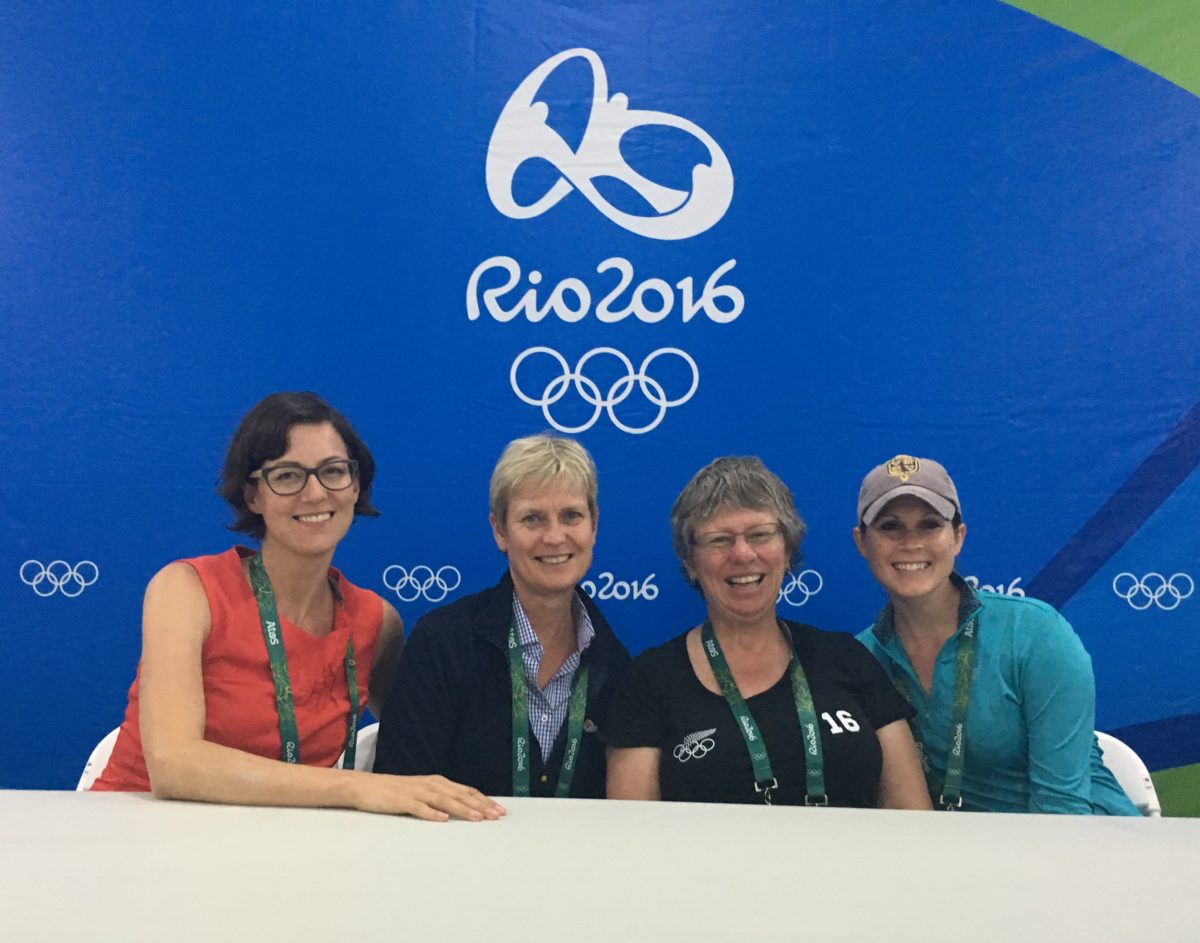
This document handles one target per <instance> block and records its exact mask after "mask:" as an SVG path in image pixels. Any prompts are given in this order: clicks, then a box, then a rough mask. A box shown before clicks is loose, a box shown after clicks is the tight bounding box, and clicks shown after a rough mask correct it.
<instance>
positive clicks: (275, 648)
mask: <svg viewBox="0 0 1200 943" xmlns="http://www.w3.org/2000/svg"><path fill="white" fill-rule="evenodd" d="M250 586H251V587H252V588H253V589H254V598H255V599H256V600H257V601H258V618H259V621H260V622H261V623H262V630H263V638H264V639H265V640H266V643H267V657H268V658H269V659H270V661H271V681H272V682H273V683H274V685H275V710H276V712H277V713H278V714H279V740H280V743H281V748H280V756H279V758H280V759H281V760H283V761H284V762H285V763H299V762H300V734H299V733H298V732H297V730H296V703H295V701H294V700H292V682H291V681H290V680H289V678H288V667H287V656H286V654H285V653H284V651H283V633H282V632H281V631H280V628H279V610H278V609H277V608H276V606H275V590H273V589H272V588H271V580H270V579H269V578H268V577H267V568H266V567H265V566H263V562H262V552H261V551H259V552H258V553H256V554H255V555H254V556H252V557H251V558H250ZM346 688H347V690H348V691H349V694H350V714H349V716H348V717H347V718H346V748H345V753H344V754H343V760H342V768H343V769H354V747H355V744H356V743H357V740H358V671H357V664H356V663H355V660H354V639H353V638H352V637H351V636H349V635H347V638H346Z"/></svg>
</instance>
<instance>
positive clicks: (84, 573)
mask: <svg viewBox="0 0 1200 943" xmlns="http://www.w3.org/2000/svg"><path fill="white" fill-rule="evenodd" d="M30 567H35V568H36V569H34V570H31V569H30ZM18 574H19V575H20V577H21V582H22V583H24V584H25V585H26V586H28V587H30V588H31V589H32V590H33V591H34V592H35V593H37V594H38V595H39V596H42V597H43V598H44V597H47V596H53V595H54V594H55V593H62V594H63V595H64V596H66V597H67V598H69V599H74V598H75V597H76V596H78V595H79V594H80V593H82V592H83V591H84V590H85V589H87V588H88V587H89V586H91V585H92V584H93V583H94V582H96V580H98V579H100V567H98V566H96V564H94V563H93V562H92V561H91V560H80V561H79V562H78V563H76V564H75V565H74V566H71V564H69V563H67V561H66V560H52V561H51V562H50V563H48V564H46V565H45V566H43V565H42V562H41V561H40V560H26V561H25V562H24V563H22V564H21V569H20V570H19V571H18Z"/></svg>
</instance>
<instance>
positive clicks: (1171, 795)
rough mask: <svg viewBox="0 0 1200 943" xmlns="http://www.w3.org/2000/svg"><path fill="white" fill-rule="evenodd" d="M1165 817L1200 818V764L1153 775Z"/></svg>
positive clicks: (1162, 770) (1161, 770)
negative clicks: (1184, 816)
mask: <svg viewBox="0 0 1200 943" xmlns="http://www.w3.org/2000/svg"><path fill="white" fill-rule="evenodd" d="M1150 778H1151V779H1152V780H1154V790H1155V791H1156V792H1157V793H1158V801H1159V802H1160V803H1162V810H1163V815H1177V816H1180V815H1187V816H1193V817H1200V763H1193V764H1192V765H1191V766H1176V767H1175V768H1173V769H1160V770H1158V771H1157V772H1154V773H1151V774H1150Z"/></svg>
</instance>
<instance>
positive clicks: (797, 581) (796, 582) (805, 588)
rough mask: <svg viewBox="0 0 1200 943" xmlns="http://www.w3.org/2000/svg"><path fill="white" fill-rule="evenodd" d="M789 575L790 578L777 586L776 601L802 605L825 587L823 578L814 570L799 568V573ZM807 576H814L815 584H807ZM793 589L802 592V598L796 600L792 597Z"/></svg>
mask: <svg viewBox="0 0 1200 943" xmlns="http://www.w3.org/2000/svg"><path fill="white" fill-rule="evenodd" d="M789 575H790V576H791V579H789V580H787V581H785V582H784V584H783V586H781V587H780V588H779V596H778V598H777V599H776V600H775V602H776V603H780V602H786V603H787V604H788V605H789V606H803V605H804V604H805V603H806V602H808V601H809V600H810V599H812V597H813V596H815V595H817V593H819V592H820V591H821V590H822V589H824V588H825V580H824V579H822V578H821V574H820V573H818V572H817V571H816V570H801V571H800V572H799V573H792V574H789ZM807 576H813V577H816V581H817V585H816V586H809V585H808V581H807V580H806V579H805V577H807ZM793 591H798V592H801V593H803V594H804V598H803V599H801V600H800V601H799V602H797V601H796V600H795V599H793V598H792V592H793Z"/></svg>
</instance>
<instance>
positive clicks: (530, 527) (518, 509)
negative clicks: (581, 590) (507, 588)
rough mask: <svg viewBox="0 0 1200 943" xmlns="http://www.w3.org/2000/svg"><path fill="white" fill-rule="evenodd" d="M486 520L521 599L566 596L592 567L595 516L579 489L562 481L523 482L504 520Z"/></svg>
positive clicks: (515, 492) (512, 497)
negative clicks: (504, 558) (505, 556)
mask: <svg viewBox="0 0 1200 943" xmlns="http://www.w3.org/2000/svg"><path fill="white" fill-rule="evenodd" d="M489 520H490V521H491V524H492V535H493V536H494V537H495V538H496V546H497V547H499V548H500V551H501V552H502V553H504V554H506V555H507V556H508V567H509V570H510V572H511V573H512V579H513V586H514V587H515V588H516V591H517V596H518V597H520V598H521V599H522V600H528V599H531V598H532V597H534V596H551V597H552V596H562V595H564V594H568V595H569V594H570V593H573V592H574V591H575V584H577V583H578V582H579V581H580V580H582V579H583V577H584V574H586V573H587V571H588V567H589V566H591V565H592V547H593V546H595V543H596V515H595V514H594V513H593V512H592V511H591V510H590V509H589V507H588V499H587V495H586V494H584V492H583V490H582V489H580V488H576V487H573V486H571V485H568V484H567V483H566V482H564V481H562V480H551V481H548V482H547V481H526V482H524V483H523V484H521V485H520V486H518V487H517V488H516V489H515V490H514V491H513V492H512V495H511V497H510V498H509V501H508V508H507V510H506V512H505V519H504V521H503V522H501V521H497V520H496V516H495V515H494V514H493V515H492V516H491V517H490V518H489Z"/></svg>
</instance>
